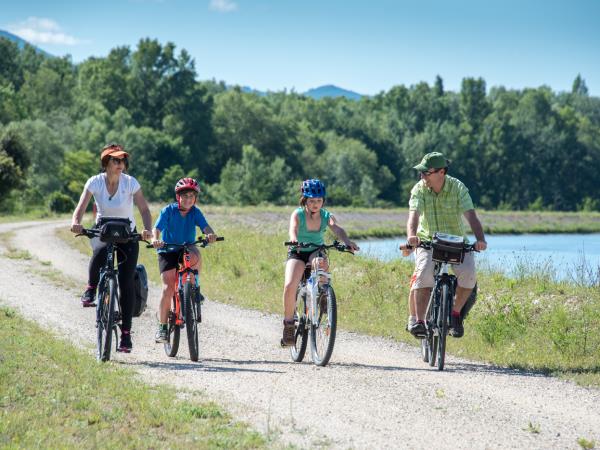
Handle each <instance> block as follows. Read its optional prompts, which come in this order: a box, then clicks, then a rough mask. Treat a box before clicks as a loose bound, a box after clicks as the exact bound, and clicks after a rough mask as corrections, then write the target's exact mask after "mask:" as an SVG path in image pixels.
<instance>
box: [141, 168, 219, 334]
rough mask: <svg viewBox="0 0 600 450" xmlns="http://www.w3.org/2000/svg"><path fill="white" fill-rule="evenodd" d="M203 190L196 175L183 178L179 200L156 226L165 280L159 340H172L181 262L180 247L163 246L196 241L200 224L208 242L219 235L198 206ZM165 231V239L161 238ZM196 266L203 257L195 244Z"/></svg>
mask: <svg viewBox="0 0 600 450" xmlns="http://www.w3.org/2000/svg"><path fill="white" fill-rule="evenodd" d="M199 192H200V186H198V182H197V181H196V180H194V179H193V178H182V179H181V180H179V181H178V182H177V184H175V198H176V199H177V203H171V204H170V205H167V206H165V207H164V208H163V209H162V210H161V212H160V215H159V216H158V219H157V220H156V224H155V225H154V230H152V233H153V239H152V245H153V246H154V248H156V249H158V250H157V251H158V267H159V270H160V278H161V280H162V283H163V287H162V298H161V301H160V306H159V311H158V314H159V321H160V323H159V325H158V331H157V332H156V336H155V341H156V343H161V342H168V340H169V334H168V333H169V331H168V330H169V324H168V319H169V308H170V306H171V299H172V298H173V294H174V293H175V280H176V277H177V266H178V264H179V259H180V256H181V254H180V252H179V248H176V249H172V248H171V249H169V248H163V247H164V242H163V241H166V242H169V243H171V244H185V243H190V242H194V241H195V240H196V227H198V228H200V229H201V230H202V232H203V233H204V234H206V238H207V239H208V242H211V243H212V242H215V240H216V239H217V235H216V234H215V232H214V231H213V229H212V228H211V227H210V225H209V224H208V222H207V221H206V218H205V217H204V214H202V211H200V208H198V207H197V206H196V198H197V197H198V193H199ZM161 234H162V240H161ZM190 253H191V264H192V268H193V269H196V270H198V273H200V270H201V268H202V259H201V258H200V251H199V250H198V248H196V247H194V246H191V247H190Z"/></svg>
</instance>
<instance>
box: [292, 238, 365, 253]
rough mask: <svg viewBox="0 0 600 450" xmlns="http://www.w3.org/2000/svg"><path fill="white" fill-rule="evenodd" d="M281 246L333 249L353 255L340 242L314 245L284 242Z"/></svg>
mask: <svg viewBox="0 0 600 450" xmlns="http://www.w3.org/2000/svg"><path fill="white" fill-rule="evenodd" d="M283 245H285V246H287V247H301V248H307V247H315V250H327V249H330V248H335V249H336V250H337V251H339V252H346V253H351V254H354V252H353V251H352V250H351V249H350V247H348V246H347V245H345V244H342V243H341V242H338V241H333V242H332V243H331V244H315V243H313V242H293V241H286V242H284V243H283Z"/></svg>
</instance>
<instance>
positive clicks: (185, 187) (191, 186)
mask: <svg viewBox="0 0 600 450" xmlns="http://www.w3.org/2000/svg"><path fill="white" fill-rule="evenodd" d="M181 191H196V192H200V186H199V185H198V182H197V181H196V180H194V179H193V178H190V177H185V178H182V179H181V180H179V181H178V182H177V184H176V185H175V195H179V193H180V192H181Z"/></svg>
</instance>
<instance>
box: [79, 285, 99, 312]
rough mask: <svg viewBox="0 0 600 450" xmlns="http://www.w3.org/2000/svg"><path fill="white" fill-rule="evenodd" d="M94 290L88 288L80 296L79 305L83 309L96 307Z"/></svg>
mask: <svg viewBox="0 0 600 450" xmlns="http://www.w3.org/2000/svg"><path fill="white" fill-rule="evenodd" d="M95 297H96V289H91V288H88V289H86V290H85V292H84V293H83V294H81V305H82V306H83V307H84V308H89V307H91V306H96V301H95Z"/></svg>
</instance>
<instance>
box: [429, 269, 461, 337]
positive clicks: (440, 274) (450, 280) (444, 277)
mask: <svg viewBox="0 0 600 450" xmlns="http://www.w3.org/2000/svg"><path fill="white" fill-rule="evenodd" d="M449 266H450V264H449V263H446V262H437V263H436V264H435V269H434V271H433V273H434V280H435V282H434V285H433V288H432V289H431V295H430V296H429V303H428V304H427V310H426V312H425V317H428V316H429V314H430V311H431V308H436V309H437V311H438V312H439V311H440V309H439V307H440V306H441V303H440V302H443V301H445V300H444V299H443V298H440V297H441V289H442V286H443V285H444V284H447V285H448V289H449V290H450V298H451V299H452V300H451V302H450V304H449V305H448V308H447V309H446V311H448V317H446V318H445V320H446V321H448V320H449V318H450V315H449V314H450V311H452V306H453V304H454V300H453V299H454V293H455V292H454V291H455V286H456V276H455V275H452V274H450V273H449V272H448V269H449ZM435 319H436V323H434V324H433V327H432V329H431V330H430V327H429V325H430V324H427V331H428V333H429V332H433V333H434V334H436V335H439V330H440V328H441V322H440V318H439V317H435Z"/></svg>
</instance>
